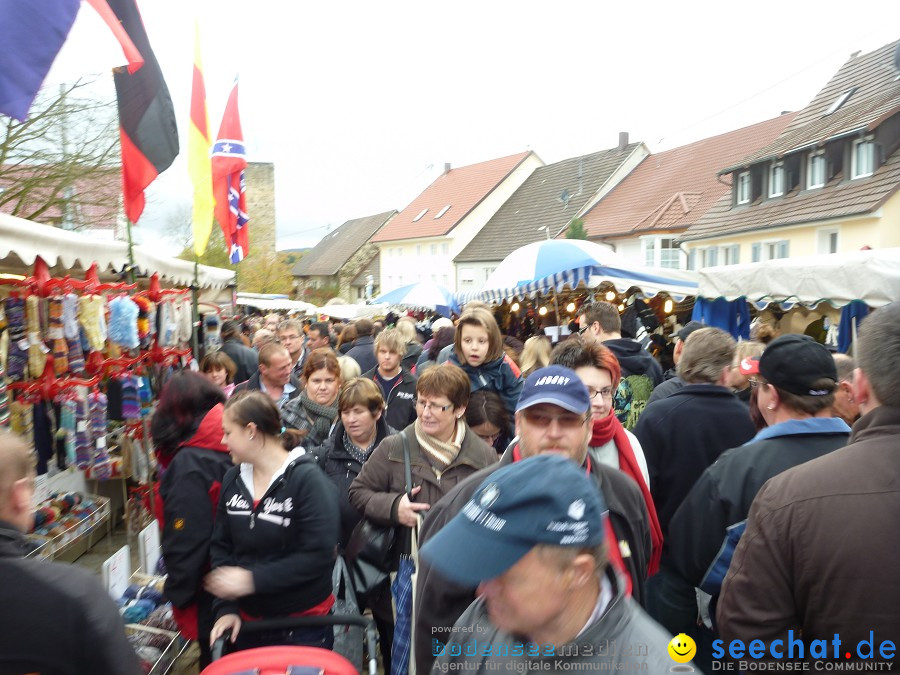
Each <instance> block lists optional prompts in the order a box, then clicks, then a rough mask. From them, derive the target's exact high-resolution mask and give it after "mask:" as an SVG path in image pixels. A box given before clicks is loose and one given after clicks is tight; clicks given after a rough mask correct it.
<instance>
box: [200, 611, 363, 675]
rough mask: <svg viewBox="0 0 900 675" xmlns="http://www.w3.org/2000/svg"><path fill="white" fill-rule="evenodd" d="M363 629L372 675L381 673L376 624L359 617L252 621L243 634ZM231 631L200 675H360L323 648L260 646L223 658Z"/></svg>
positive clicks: (334, 654)
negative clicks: (379, 669) (338, 628)
mask: <svg viewBox="0 0 900 675" xmlns="http://www.w3.org/2000/svg"><path fill="white" fill-rule="evenodd" d="M343 625H349V626H360V627H362V628H363V629H364V630H365V634H366V645H367V648H368V652H369V675H376V673H377V672H378V661H377V659H376V653H377V652H376V642H377V640H376V636H375V623H374V622H373V621H372V620H371V619H366V618H365V617H363V616H360V615H358V614H331V615H329V616H297V617H285V618H281V619H263V620H261V621H251V622H248V623H245V624H244V625H243V626H241V632H244V633H246V632H257V631H266V630H278V629H291V628H308V627H312V626H343ZM230 638H231V632H230V631H229V632H227V633H226V634H225V635H222V636H221V637H219V639H217V640H216V641H215V643H213V648H212V660H213V662H212V663H211V664H210V665H208V666H207V667H206V668H204V669H203V672H202V673H201V674H200V675H358V671H357V669H356V666H354V665H353V664H352V663H350V661H348V660H347V659H346V658H344V657H343V656H341V655H340V654H338V653H336V652H333V651H331V650H329V649H321V648H319V647H296V646H290V647H259V648H257V649H246V650H244V651H240V652H235V653H234V654H228V655H227V656H222V654H223V653H224V651H225V643H226V641H227V640H229V639H230Z"/></svg>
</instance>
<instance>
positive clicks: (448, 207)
mask: <svg viewBox="0 0 900 675" xmlns="http://www.w3.org/2000/svg"><path fill="white" fill-rule="evenodd" d="M449 209H450V204H447V206H445V207H444V208H442V209H441V210H440V211H438V212H437V215H436V216H435V217H434V219H435V220H437V219H438V218H440V217H441V216H442V215H444V214H445V213H447V211H448V210H449Z"/></svg>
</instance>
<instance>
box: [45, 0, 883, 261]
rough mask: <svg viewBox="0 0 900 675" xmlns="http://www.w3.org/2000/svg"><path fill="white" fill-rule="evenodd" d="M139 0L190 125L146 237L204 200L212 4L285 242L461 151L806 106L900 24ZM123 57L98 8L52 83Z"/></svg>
mask: <svg viewBox="0 0 900 675" xmlns="http://www.w3.org/2000/svg"><path fill="white" fill-rule="evenodd" d="M138 4H139V6H140V7H141V11H142V14H143V17H144V23H145V25H146V27H147V31H148V34H149V36H150V42H151V44H152V46H153V49H154V51H155V53H156V56H157V58H158V60H159V62H160V65H161V67H162V70H163V74H164V76H165V78H166V81H167V83H168V86H169V89H170V91H171V94H172V99H173V102H174V105H175V110H176V114H177V115H178V125H179V132H180V135H181V139H182V142H181V147H182V154H181V156H180V157H179V158H178V159H177V160H176V162H175V164H173V166H172V167H171V168H170V169H169V170H168V171H166V172H165V173H164V174H163V175H162V176H161V177H160V178H159V179H158V180H157V181H156V183H154V185H153V186H152V187H151V190H150V191H149V193H148V197H149V202H148V206H147V209H146V210H145V215H144V217H143V218H142V219H141V223H140V224H141V226H142V228H141V229H142V230H143V239H144V241H147V240H148V239H155V237H154V235H153V234H152V231H153V230H154V229H155V228H158V227H159V226H160V225H161V224H162V223H163V222H165V220H166V218H167V215H168V214H169V213H170V212H171V211H172V210H174V209H176V208H177V207H179V206H180V205H184V204H188V203H189V202H190V199H191V192H192V190H191V186H190V182H189V179H188V175H187V168H186V167H187V161H186V155H185V153H186V147H187V142H186V136H187V124H188V114H189V103H190V93H191V92H190V88H191V72H192V63H193V20H194V16H195V15H196V16H197V17H198V18H199V20H200V29H201V40H202V45H201V46H202V49H203V66H204V73H205V78H206V91H207V104H208V109H209V117H210V128H211V130H212V134H213V135H215V132H216V131H217V130H218V127H219V123H220V121H221V116H222V110H223V108H224V106H225V100H226V98H227V96H228V92H229V89H230V86H231V82H232V80H233V78H234V76H235V74H236V73H238V72H239V73H240V107H241V120H242V124H243V128H244V137H245V141H246V145H247V152H248V159H249V160H250V161H264V162H274V163H275V177H276V214H277V222H278V244H279V248H293V247H301V246H311V245H314V244H315V243H316V242H317V241H318V240H319V239H320V238H321V237H322V236H324V234H325V233H326V232H327V231H328V227H329V226H330V227H331V228H335V227H338V226H340V225H341V224H342V223H343V222H345V221H347V220H349V219H351V218H359V217H362V216H367V215H371V214H374V213H379V212H382V211H387V210H390V209H393V208H396V209H398V210H401V209H403V207H405V206H406V205H407V204H408V203H409V202H410V201H411V200H412V199H413V197H415V196H416V195H417V194H418V193H419V192H421V191H422V190H423V189H424V188H425V187H426V186H427V185H428V184H429V183H431V182H432V181H433V180H434V179H435V178H436V177H437V176H438V175H439V174H440V172H441V171H442V170H443V165H444V162H450V163H451V164H452V165H453V166H455V167H458V166H464V165H467V164H472V163H475V162H480V161H484V160H488V159H492V158H495V157H501V156H504V155H509V154H513V153H517V152H520V151H523V150H526V149H531V150H534V151H535V152H536V153H537V154H538V155H539V156H540V157H541V158H542V159H543V160H544V161H545V162H546V163H551V162H555V161H559V160H561V159H565V158H567V157H573V156H577V155H582V154H587V153H591V152H596V151H598V150H602V149H605V148H609V147H612V146H614V145H615V144H616V143H617V138H618V132H620V131H627V132H629V134H630V138H631V140H632V141H637V140H640V141H644V142H645V143H647V145H648V146H649V147H650V149H651V151H660V150H665V149H668V148H672V147H676V146H679V145H684V144H685V143H690V142H692V141H695V140H697V139H700V138H704V137H707V136H711V135H714V134H717V133H722V132H725V131H728V130H731V129H735V128H739V127H742V126H746V125H748V124H753V123H756V122H759V121H762V120H765V119H769V118H771V117H774V116H776V115H778V114H779V113H780V112H782V111H784V110H797V109H799V108H802V107H803V106H804V105H805V104H806V103H807V102H808V101H809V100H810V99H811V98H812V97H813V96H814V95H815V93H816V92H817V91H818V90H819V89H820V88H821V87H822V86H824V85H825V83H826V82H827V81H828V79H829V78H830V77H831V75H833V74H834V72H836V71H837V69H838V68H839V67H840V66H841V65H842V64H843V63H844V62H845V61H846V60H847V59H848V57H849V56H850V54H851V53H852V52H855V51H857V50H862V51H863V52H868V51H871V50H872V49H876V48H878V47H880V46H882V45H884V44H886V43H888V42H891V41H893V40H896V39H897V38H898V37H900V2H897V0H857V1H856V2H847V1H846V0H844V1H841V2H838V1H835V0H827V1H820V2H800V1H797V2H786V1H785V0H777V1H775V0H757V1H756V2H752V3H746V2H721V1H719V2H711V1H710V2H708V1H706V0H703V1H696V2H695V1H689V2H671V1H668V2H628V3H625V2H622V3H613V2H612V1H606V0H577V1H576V0H571V1H566V0H556V1H555V2H549V1H544V2H529V1H523V0H516V1H507V0H478V1H477V2H476V1H471V0H456V1H455V2H453V3H440V4H438V3H436V2H429V1H428V0H418V1H416V2H406V1H397V2H394V1H390V0H388V1H383V2H372V1H371V0H369V1H364V2H356V1H344V2H289V1H288V0H253V1H252V2H249V1H247V0H243V1H241V2H239V1H237V0H216V1H215V2H207V1H206V0H202V1H199V2H196V3H192V2H190V0H138ZM614 5H615V6H614ZM122 62H123V58H122V54H121V50H120V49H119V47H118V44H117V43H116V42H115V41H114V39H113V38H112V36H111V34H110V33H109V31H108V29H107V28H106V27H105V26H104V25H103V24H102V22H101V21H100V20H99V18H98V17H97V16H96V14H95V13H94V11H93V10H92V9H91V8H90V7H89V6H88V5H86V4H85V5H84V6H83V7H82V9H81V12H80V13H79V17H78V19H77V21H76V24H75V27H74V28H73V30H72V32H71V33H70V35H69V39H68V41H67V43H66V45H65V46H64V47H63V50H62V52H61V53H60V56H59V57H58V59H57V61H56V63H55V64H54V67H53V70H52V71H51V73H50V76H49V77H48V79H47V84H48V85H55V84H56V83H58V82H60V81H71V80H73V79H75V78H76V77H78V76H80V75H85V74H90V73H101V72H102V73H106V72H107V71H108V70H109V69H110V68H111V67H112V66H114V65H118V64H121V63H122ZM104 80H105V81H106V82H107V85H108V87H109V90H110V91H112V84H111V77H108V78H107V77H106V76H104ZM182 210H183V209H182ZM250 218H251V223H250V228H251V229H250V236H251V238H252V236H253V229H252V227H253V223H252V218H253V214H252V213H251V214H250Z"/></svg>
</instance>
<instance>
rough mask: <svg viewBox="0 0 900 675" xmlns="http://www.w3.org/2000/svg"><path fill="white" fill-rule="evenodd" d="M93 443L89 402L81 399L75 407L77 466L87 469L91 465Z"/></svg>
mask: <svg viewBox="0 0 900 675" xmlns="http://www.w3.org/2000/svg"><path fill="white" fill-rule="evenodd" d="M93 445H94V444H93V443H92V441H91V430H90V411H89V409H88V402H87V401H86V400H84V399H79V400H78V401H76V408H75V466H77V467H78V468H79V469H86V468H88V467H89V466H90V465H91V459H92V458H93V454H94V453H93Z"/></svg>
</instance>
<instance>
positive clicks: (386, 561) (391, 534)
mask: <svg viewBox="0 0 900 675" xmlns="http://www.w3.org/2000/svg"><path fill="white" fill-rule="evenodd" d="M400 438H401V441H402V443H403V469H404V479H405V482H406V488H405V489H406V493H407V494H409V491H410V490H411V489H412V469H411V467H410V459H409V441H407V439H406V435H405V434H402V433H401V434H400ZM398 527H402V526H398V525H379V524H377V523H373V522H372V521H371V520H369V519H368V518H363V519H362V520H360V521H359V523H357V525H356V527H354V528H353V532H352V534H351V535H350V540H349V541H348V542H347V548H346V551H345V553H346V558H347V567H348V569H349V571H350V577H351V578H352V579H353V587H354V589H355V590H356V593H357V595H362V596H364V595H367V594H370V593H372V592H373V591H375V590H376V589H378V588H380V587H381V586H383V585H384V584H386V583H389V581H390V574H391V569H392V568H393V567H395V565H394V563H395V561H396V559H397V546H398V545H399V543H400V541H401V539H402V537H400V536H398ZM403 529H406V528H403Z"/></svg>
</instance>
